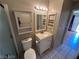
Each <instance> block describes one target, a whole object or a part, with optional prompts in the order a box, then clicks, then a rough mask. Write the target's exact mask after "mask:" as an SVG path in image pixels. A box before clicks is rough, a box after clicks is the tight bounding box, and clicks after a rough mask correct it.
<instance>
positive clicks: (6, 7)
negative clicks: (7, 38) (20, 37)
mask: <svg viewBox="0 0 79 59" xmlns="http://www.w3.org/2000/svg"><path fill="white" fill-rule="evenodd" d="M3 5H4V9H5V12H6V14H7V16H8V22H9V25H10V29H11V33H12V36H13V41H14V44H15V47H16V51H17V53H18V54H19V51H18V46H17V42H16V37H15V34H14V30H13V27H12V23H11V19H10V15H9V10H8V6H7V4H3Z"/></svg>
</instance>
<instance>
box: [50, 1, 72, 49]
mask: <svg viewBox="0 0 79 59" xmlns="http://www.w3.org/2000/svg"><path fill="white" fill-rule="evenodd" d="M49 2H50V3H49V11H50V12H51V11H52V12H53V13H56V14H57V16H56V21H55V31H54V33H55V40H54V47H57V46H59V45H60V44H61V42H62V37H63V35H64V31H65V27H66V25H67V21H68V18H69V16H70V11H71V8H72V7H71V5H72V1H70V0H49Z"/></svg>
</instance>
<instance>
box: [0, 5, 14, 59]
mask: <svg viewBox="0 0 79 59" xmlns="http://www.w3.org/2000/svg"><path fill="white" fill-rule="evenodd" d="M0 59H16V49H15V46H14V42H13V38H12V34H11V30H10V27H9V23H8V17H7V15H6V13H5V10H4V8H2V7H1V6H0Z"/></svg>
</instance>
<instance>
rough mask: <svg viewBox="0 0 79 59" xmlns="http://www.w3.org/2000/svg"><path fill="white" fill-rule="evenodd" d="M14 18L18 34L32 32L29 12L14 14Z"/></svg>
mask: <svg viewBox="0 0 79 59" xmlns="http://www.w3.org/2000/svg"><path fill="white" fill-rule="evenodd" d="M15 18H16V23H17V28H18V33H19V34H24V33H28V32H30V31H32V13H31V12H15Z"/></svg>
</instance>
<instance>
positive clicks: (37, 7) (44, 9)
mask: <svg viewBox="0 0 79 59" xmlns="http://www.w3.org/2000/svg"><path fill="white" fill-rule="evenodd" d="M34 8H35V9H36V10H40V11H48V9H47V8H44V7H39V6H35V7H34Z"/></svg>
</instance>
